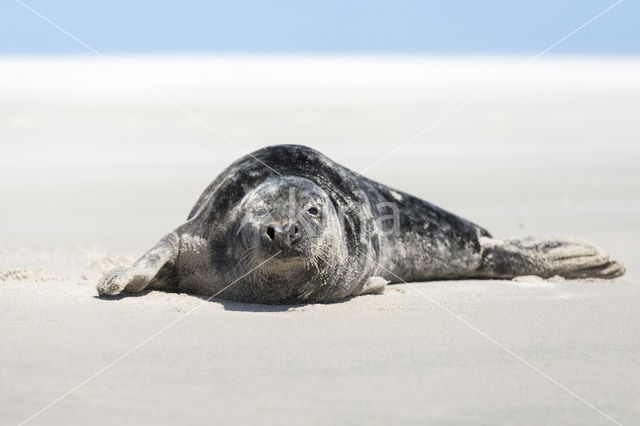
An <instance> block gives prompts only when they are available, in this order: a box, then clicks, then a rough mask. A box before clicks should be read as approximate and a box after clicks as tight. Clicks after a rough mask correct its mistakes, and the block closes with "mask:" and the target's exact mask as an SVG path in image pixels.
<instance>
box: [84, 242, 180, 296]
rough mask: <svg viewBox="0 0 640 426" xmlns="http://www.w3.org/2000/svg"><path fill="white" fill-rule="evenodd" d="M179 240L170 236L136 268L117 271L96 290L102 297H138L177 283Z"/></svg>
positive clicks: (145, 256)
mask: <svg viewBox="0 0 640 426" xmlns="http://www.w3.org/2000/svg"><path fill="white" fill-rule="evenodd" d="M179 241H180V240H179V237H178V235H177V233H176V232H175V231H174V232H171V233H169V234H167V235H165V236H164V237H163V238H162V239H161V240H160V241H159V242H158V244H156V245H155V246H154V247H153V248H152V249H151V250H149V251H147V252H146V253H145V254H144V255H143V256H142V257H141V258H140V259H138V260H137V261H136V262H135V263H134V264H133V266H130V267H118V268H114V269H111V270H110V271H107V272H106V273H105V274H104V275H103V276H102V278H101V279H100V281H98V285H97V286H96V289H97V290H98V294H99V295H100V296H112V295H117V294H121V293H139V292H141V291H142V290H144V289H146V288H148V287H153V288H162V287H166V286H168V285H169V284H170V281H171V280H175V266H174V265H175V261H176V259H177V257H178V252H179Z"/></svg>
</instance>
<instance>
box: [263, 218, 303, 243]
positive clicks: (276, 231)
mask: <svg viewBox="0 0 640 426" xmlns="http://www.w3.org/2000/svg"><path fill="white" fill-rule="evenodd" d="M265 233H266V234H267V237H268V238H269V240H271V241H273V242H274V243H276V244H277V245H278V246H280V247H282V248H289V247H291V245H292V244H294V243H295V242H296V241H298V240H299V239H300V228H299V227H298V225H297V224H295V223H290V224H288V225H286V226H284V227H283V228H280V227H278V226H277V225H269V226H267V229H266V231H265Z"/></svg>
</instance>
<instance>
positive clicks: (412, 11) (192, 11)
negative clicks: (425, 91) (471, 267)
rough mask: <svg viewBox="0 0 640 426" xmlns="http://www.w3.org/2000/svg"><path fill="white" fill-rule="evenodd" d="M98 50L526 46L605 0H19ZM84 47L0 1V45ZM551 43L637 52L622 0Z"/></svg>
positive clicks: (631, 6) (637, 31)
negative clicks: (576, 30)
mask: <svg viewBox="0 0 640 426" xmlns="http://www.w3.org/2000/svg"><path fill="white" fill-rule="evenodd" d="M23 1H24V2H25V3H26V4H28V5H30V6H31V7H33V8H34V9H36V10H38V11H39V12H40V13H42V14H43V15H45V16H46V17H48V18H49V19H51V20H52V21H53V22H55V23H57V24H58V25H60V26H61V27H63V28H65V29H66V30H68V31H69V32H71V33H72V34H74V35H75V36H77V37H78V38H79V39H81V40H83V41H84V42H86V43H87V44H88V45H90V46H92V47H93V48H95V49H96V50H97V51H99V52H102V53H174V52H177V53H191V52H203V53H206V52H242V53H244V52H258V53H270V52H312V53H314V52H318V53H352V52H358V53H478V54H482V53H535V52H539V51H541V50H542V49H544V48H546V47H548V46H549V45H551V44H552V43H554V42H555V41H557V40H558V39H560V38H562V37H563V36H565V35H566V34H567V33H569V32H570V31H572V30H574V29H575V28H576V27H578V26H580V25H582V24H583V23H584V22H586V21H587V20H589V19H590V18H592V17H593V16H595V15H596V14H598V13H599V12H600V11H602V10H604V9H606V8H607V7H608V6H610V5H612V4H613V3H615V0H530V1H518V0H502V1H498V0H484V1H480V0H477V1H470V0H469V1H462V0H440V1H429V0H423V1H418V0H389V1H378V0H368V1H359V0H358V1H355V0H352V1H349V0H342V1H340V0H322V1H318V0H316V1H305V0H298V1H290V0H272V1H257V0H225V1H193V0H182V1H177V0H176V1H164V0H156V1H139V0H126V1H125V0H111V1H102V2H93V1H86V0H85V1H71V0H56V1H51V0H23ZM42 53H45V54H83V53H87V54H89V52H88V51H86V49H85V48H83V47H82V46H80V45H79V44H77V43H76V42H74V41H73V40H71V39H69V38H68V37H66V36H65V35H64V34H62V33H60V32H59V31H57V30H56V29H55V28H53V27H51V26H50V25H49V24H47V23H46V22H44V21H43V20H42V19H41V18H39V17H37V16H35V15H34V14H33V13H31V12H30V11H28V10H27V9H25V8H24V7H23V6H21V5H20V4H19V3H18V2H16V1H15V0H2V2H1V3H0V54H42ZM552 53H575V54H639V53H640V1H639V0H626V1H624V2H622V3H621V4H620V5H619V6H617V7H616V8H614V9H613V10H611V11H610V12H609V13H607V14H606V15H604V16H602V17H601V18H599V19H598V20H596V21H595V22H593V23H592V24H591V25H589V26H588V27H586V28H584V29H583V30H581V31H580V32H578V33H577V34H575V35H574V36H573V37H571V38H570V39H569V40H567V41H565V42H563V43H562V44H561V45H559V46H557V47H556V48H554V49H553V52H552Z"/></svg>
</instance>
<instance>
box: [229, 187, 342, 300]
mask: <svg viewBox="0 0 640 426" xmlns="http://www.w3.org/2000/svg"><path fill="white" fill-rule="evenodd" d="M231 216H232V217H234V220H233V221H232V222H231V224H230V227H229V228H230V229H231V230H235V238H232V239H231V241H230V247H229V248H230V251H231V253H230V261H231V263H233V264H235V265H236V269H237V272H238V273H239V274H240V275H241V276H242V277H243V279H242V280H240V282H238V285H237V286H234V288H233V289H231V288H230V289H229V293H230V294H234V295H235V298H238V299H242V300H261V301H274V302H275V301H281V300H291V301H302V300H307V299H309V298H312V299H318V298H320V297H321V295H322V293H323V292H324V291H325V290H326V288H325V287H326V286H330V284H331V279H332V275H333V272H332V271H333V270H334V268H336V267H338V266H339V265H340V264H341V263H342V262H341V259H342V258H343V256H344V254H346V248H345V241H344V234H343V232H342V227H341V226H340V221H339V217H338V213H337V212H336V209H335V207H334V205H333V203H332V202H331V199H330V198H329V196H328V194H327V193H326V192H325V191H324V190H323V189H322V188H320V187H319V186H318V185H316V184H315V183H313V182H311V181H310V180H308V179H305V178H300V177H295V176H284V177H272V178H269V179H267V180H266V181H264V182H263V183H261V184H260V185H258V186H257V187H256V188H255V189H253V190H251V191H249V192H248V193H247V194H246V195H245V196H244V198H243V199H242V201H241V202H240V203H238V205H237V206H236V207H235V208H234V209H233V211H232V214H231ZM245 295H246V296H245Z"/></svg>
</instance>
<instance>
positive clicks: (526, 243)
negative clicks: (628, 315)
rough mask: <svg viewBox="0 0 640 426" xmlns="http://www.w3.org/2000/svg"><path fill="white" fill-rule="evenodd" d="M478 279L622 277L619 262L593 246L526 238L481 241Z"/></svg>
mask: <svg viewBox="0 0 640 426" xmlns="http://www.w3.org/2000/svg"><path fill="white" fill-rule="evenodd" d="M480 245H481V251H482V261H481V266H480V275H481V276H482V277H484V278H514V277H517V276H522V275H537V276H539V277H542V278H550V277H553V276H556V275H559V276H561V277H564V278H602V279H611V278H616V277H620V276H622V275H624V273H625V271H626V269H625V267H624V265H623V264H622V263H621V262H618V261H616V260H613V259H611V257H609V255H608V254H606V253H605V252H604V251H602V250H601V249H599V248H598V247H596V246H595V245H593V244H591V243H589V242H586V241H583V240H579V239H576V238H553V237H527V238H522V239H508V240H498V239H493V238H487V237H481V238H480Z"/></svg>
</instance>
